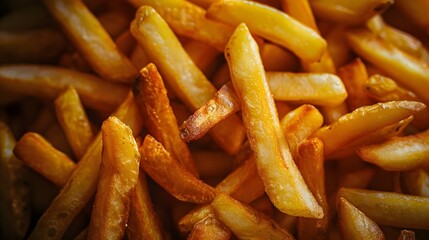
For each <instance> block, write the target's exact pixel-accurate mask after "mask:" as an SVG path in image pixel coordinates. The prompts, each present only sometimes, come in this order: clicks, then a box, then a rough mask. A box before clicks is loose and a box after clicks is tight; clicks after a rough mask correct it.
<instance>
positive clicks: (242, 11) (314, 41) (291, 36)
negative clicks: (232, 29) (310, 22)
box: [207, 0, 326, 62]
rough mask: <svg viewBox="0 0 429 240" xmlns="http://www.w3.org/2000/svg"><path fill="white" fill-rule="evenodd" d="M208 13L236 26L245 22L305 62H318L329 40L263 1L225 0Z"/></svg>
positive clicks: (214, 4)
mask: <svg viewBox="0 0 429 240" xmlns="http://www.w3.org/2000/svg"><path fill="white" fill-rule="evenodd" d="M207 15H208V16H209V17H210V18H214V19H216V20H219V21H222V22H224V23H227V24H230V25H232V26H237V25H238V24H240V23H242V22H244V23H246V25H248V26H249V29H250V30H251V31H252V33H254V34H256V35H259V36H261V37H263V38H266V39H267V40H270V41H272V42H274V43H277V44H279V45H280V46H283V47H285V48H287V49H289V50H291V51H292V52H293V53H295V54H296V55H297V56H298V57H299V58H300V59H301V60H303V61H305V62H315V61H318V60H319V59H320V58H321V57H322V54H323V52H324V51H325V49H326V41H325V40H324V39H323V38H322V37H320V36H319V35H318V33H317V32H315V31H313V30H312V29H311V28H309V27H306V26H305V25H303V24H301V23H300V22H298V21H296V20H295V19H293V18H291V17H290V16H288V15H287V14H285V13H283V12H281V11H279V10H277V9H275V8H271V7H268V6H264V5H262V4H258V3H254V2H250V1H240V0H223V1H218V2H215V3H213V4H212V5H210V8H209V9H208V10H207ZM267 26H272V27H267ZM298 39H299V40H298Z"/></svg>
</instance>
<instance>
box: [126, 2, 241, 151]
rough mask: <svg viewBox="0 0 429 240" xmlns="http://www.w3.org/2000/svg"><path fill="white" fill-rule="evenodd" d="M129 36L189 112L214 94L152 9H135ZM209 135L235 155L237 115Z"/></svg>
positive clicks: (238, 131) (238, 135) (238, 127)
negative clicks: (134, 39)
mask: <svg viewBox="0 0 429 240" xmlns="http://www.w3.org/2000/svg"><path fill="white" fill-rule="evenodd" d="M131 33H132V34H133V36H134V37H135V38H136V39H137V42H138V43H139V44H140V45H141V46H142V48H143V49H144V51H145V52H146V54H147V55H148V56H149V58H150V59H151V60H152V61H153V62H154V63H155V64H156V66H157V67H158V69H159V71H160V72H161V74H162V75H163V76H164V79H165V81H166V82H167V83H168V84H169V85H170V86H171V87H172V88H173V89H174V92H175V94H176V95H177V96H178V98H179V99H180V100H181V101H182V102H184V103H185V105H187V106H188V108H189V109H191V110H196V109H198V108H199V107H201V106H203V105H204V104H205V103H206V102H207V101H208V100H210V99H211V98H212V97H213V96H214V95H215V93H216V89H215V88H214V86H213V85H212V84H211V83H210V82H209V81H208V80H207V78H206V77H205V76H204V74H203V73H202V72H201V71H200V70H199V69H198V68H197V67H196V66H195V64H194V63H193V62H192V60H191V59H190V58H189V56H188V55H187V54H186V52H185V51H184V50H183V48H182V47H181V45H180V43H179V41H178V40H177V38H176V37H175V35H174V33H173V32H172V31H171V29H170V28H169V27H168V25H167V23H166V22H165V21H164V20H163V19H162V18H161V16H160V15H159V14H158V13H156V12H155V10H154V9H153V8H151V7H148V6H143V7H141V8H139V10H138V11H137V13H136V18H135V19H134V21H133V22H132V23H131ZM162 39H169V41H164V40H162ZM161 40H162V41H161ZM160 41H161V42H160ZM189 86H193V87H192V88H190V87H189ZM210 134H211V136H212V137H213V138H214V140H215V141H216V142H217V143H218V144H219V146H221V147H222V148H223V149H224V150H225V151H226V152H228V153H230V154H234V153H237V151H238V150H239V147H240V145H241V143H242V142H243V140H244V137H245V133H244V128H243V126H242V123H241V121H240V120H239V119H238V117H237V116H230V117H229V118H227V119H225V120H224V121H223V122H222V123H220V124H218V125H216V127H214V128H213V130H212V131H210Z"/></svg>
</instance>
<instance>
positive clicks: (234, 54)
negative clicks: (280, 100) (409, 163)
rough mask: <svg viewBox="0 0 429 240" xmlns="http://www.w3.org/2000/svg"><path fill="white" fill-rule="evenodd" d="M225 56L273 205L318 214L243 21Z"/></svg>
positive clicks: (307, 214)
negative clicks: (295, 161) (283, 129)
mask: <svg viewBox="0 0 429 240" xmlns="http://www.w3.org/2000/svg"><path fill="white" fill-rule="evenodd" d="M225 56H226V59H227V62H228V65H229V68H230V71H231V78H232V83H233V86H234V88H235V90H236V92H237V95H238V96H239V98H240V101H241V103H242V104H241V105H242V113H243V120H244V126H245V129H246V131H247V136H248V138H249V142H250V146H251V148H252V150H253V151H254V152H255V156H256V165H257V167H258V172H259V175H260V176H261V179H262V181H263V183H264V185H265V191H266V192H267V194H268V196H269V197H270V199H271V201H272V202H273V204H274V206H276V207H277V208H278V209H279V210H280V211H282V212H284V213H287V214H290V215H297V216H305V217H313V218H321V217H322V216H323V211H322V209H321V207H320V206H319V204H318V203H317V201H316V200H315V198H314V197H313V195H312V194H311V192H310V191H309V190H308V187H307V186H306V185H305V182H304V180H303V178H302V176H301V174H300V173H299V171H298V169H297V167H296V165H295V163H294V161H293V159H292V156H291V153H290V151H289V148H288V146H287V142H286V139H285V137H284V134H283V132H282V130H281V127H280V123H279V120H278V116H277V111H276V109H275V105H274V100H273V99H272V97H271V94H270V90H269V88H268V83H267V81H266V78H265V74H264V73H265V71H264V69H263V66H262V62H261V58H260V56H259V51H258V46H257V44H256V42H255V41H254V40H253V38H252V36H251V35H250V32H249V30H248V28H247V27H246V25H245V24H241V25H239V26H238V27H237V29H236V30H235V32H234V34H233V36H232V37H231V40H230V41H229V43H228V45H227V47H226V50H225ZM285 203H287V204H285Z"/></svg>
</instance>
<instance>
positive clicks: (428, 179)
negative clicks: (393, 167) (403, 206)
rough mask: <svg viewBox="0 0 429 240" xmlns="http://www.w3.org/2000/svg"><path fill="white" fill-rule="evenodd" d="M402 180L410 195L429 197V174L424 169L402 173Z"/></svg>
mask: <svg viewBox="0 0 429 240" xmlns="http://www.w3.org/2000/svg"><path fill="white" fill-rule="evenodd" d="M401 179H402V182H403V185H404V188H406V189H407V191H408V192H409V193H410V194H412V195H417V196H423V197H429V174H428V173H427V172H426V171H425V170H424V169H421V168H419V169H415V170H412V171H406V172H401Z"/></svg>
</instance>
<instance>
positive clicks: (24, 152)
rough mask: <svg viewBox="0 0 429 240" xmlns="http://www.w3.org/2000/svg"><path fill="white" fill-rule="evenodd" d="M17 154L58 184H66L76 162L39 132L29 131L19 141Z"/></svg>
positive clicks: (16, 148) (15, 151) (15, 150)
mask: <svg viewBox="0 0 429 240" xmlns="http://www.w3.org/2000/svg"><path fill="white" fill-rule="evenodd" d="M13 151H14V153H15V155H16V156H17V157H18V158H19V159H21V160H22V161H23V162H25V164H26V165H28V166H29V167H30V168H32V169H33V170H34V171H36V172H38V173H39V174H40V175H42V176H44V177H45V178H47V179H48V180H49V181H51V182H53V183H54V184H55V185H57V186H64V184H65V183H66V182H67V181H68V179H69V177H70V176H71V174H72V173H73V170H74V169H75V167H76V164H75V163H74V162H73V161H72V160H71V159H70V158H69V157H68V156H67V155H65V154H64V153H62V152H60V151H58V150H57V149H55V148H54V147H53V146H52V145H51V144H50V143H49V142H48V141H46V140H45V139H44V138H43V137H42V136H40V135H39V134H37V133H32V132H28V133H26V134H25V135H24V136H22V137H21V139H20V140H19V141H18V142H17V144H16V146H15V148H14V150H13Z"/></svg>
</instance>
